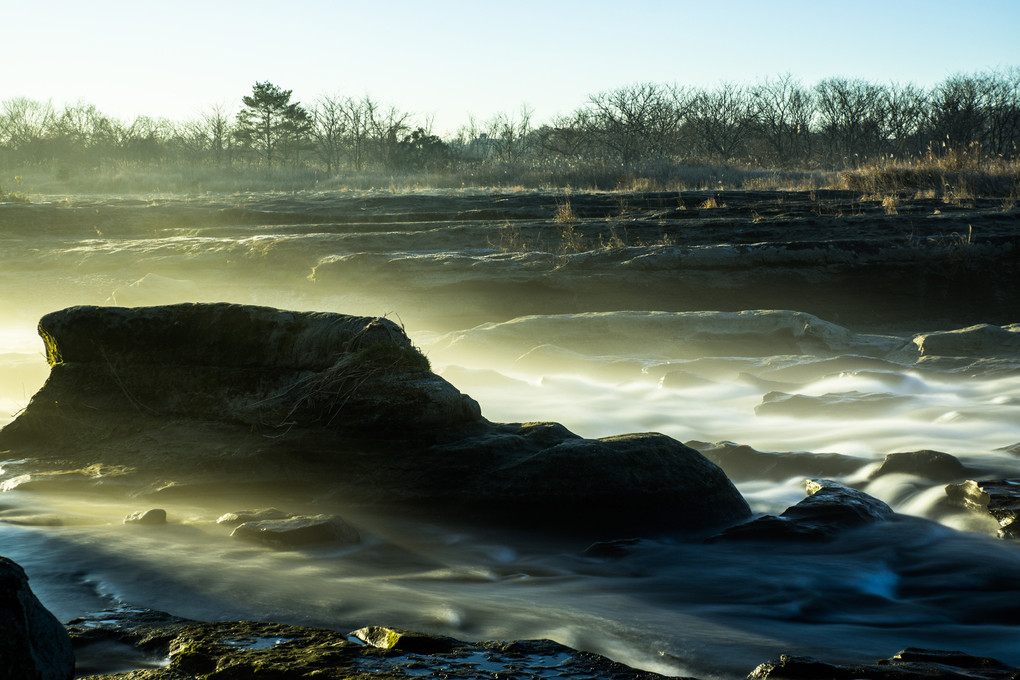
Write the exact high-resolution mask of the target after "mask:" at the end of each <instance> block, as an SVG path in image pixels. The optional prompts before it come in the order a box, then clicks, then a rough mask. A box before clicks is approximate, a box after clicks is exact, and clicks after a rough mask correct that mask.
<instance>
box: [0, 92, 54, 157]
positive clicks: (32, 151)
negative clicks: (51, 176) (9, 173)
mask: <svg viewBox="0 0 1020 680" xmlns="http://www.w3.org/2000/svg"><path fill="white" fill-rule="evenodd" d="M56 121H57V114H56V112H55V111H54V110H53V106H52V105H51V104H50V103H49V102H47V103H45V104H43V103H41V102H37V101H34V100H31V99H26V98H25V97H17V98H15V99H8V100H5V101H4V102H3V107H2V108H0V147H2V148H3V149H4V150H5V151H7V153H8V154H9V155H10V157H11V160H12V161H14V160H20V161H22V162H29V163H37V162H40V161H42V160H44V158H45V155H46V149H45V147H46V142H47V138H48V137H50V136H51V135H52V134H53V131H54V127H55V125H56Z"/></svg>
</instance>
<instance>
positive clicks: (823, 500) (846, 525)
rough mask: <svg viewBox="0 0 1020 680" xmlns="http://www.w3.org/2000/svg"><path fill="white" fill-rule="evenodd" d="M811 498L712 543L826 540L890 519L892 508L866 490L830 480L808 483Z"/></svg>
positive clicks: (734, 529)
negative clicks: (721, 541)
mask: <svg viewBox="0 0 1020 680" xmlns="http://www.w3.org/2000/svg"><path fill="white" fill-rule="evenodd" d="M805 487H806V489H807V492H808V494H809V495H808V497H807V498H805V499H804V500H802V501H800V502H799V503H797V504H796V505H794V506H791V507H789V508H787V509H786V511H785V512H783V514H781V515H779V516H776V515H763V516H761V517H758V518H755V519H752V520H750V521H747V522H744V523H743V524H737V525H736V526H732V527H730V528H728V529H726V530H725V531H723V532H722V533H721V534H718V535H716V536H713V537H712V538H710V539H709V540H710V541H718V540H724V541H732V540H739V541H769V540H801V541H826V540H831V539H834V538H836V537H837V536H838V534H839V533H840V532H842V531H845V530H847V529H854V528H856V527H861V526H864V525H866V524H871V523H873V522H880V521H883V520H887V519H890V518H891V517H892V516H893V515H894V514H895V513H894V512H893V510H892V508H890V507H889V506H888V505H886V504H885V503H883V502H882V501H880V500H878V499H877V498H872V497H871V496H869V495H868V494H866V493H864V492H863V491H858V490H857V489H852V488H850V487H848V486H845V485H843V484H840V483H839V482H833V481H830V480H827V479H823V480H808V481H807V482H806V483H805Z"/></svg>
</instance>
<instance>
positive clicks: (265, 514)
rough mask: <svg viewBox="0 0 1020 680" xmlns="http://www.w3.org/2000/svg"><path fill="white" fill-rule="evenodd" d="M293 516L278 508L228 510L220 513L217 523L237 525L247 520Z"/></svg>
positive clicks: (255, 520) (254, 520)
mask: <svg viewBox="0 0 1020 680" xmlns="http://www.w3.org/2000/svg"><path fill="white" fill-rule="evenodd" d="M289 517H293V515H291V514H290V513H287V512H284V511H283V510H278V509H276V508H261V509H259V510H238V511H237V512H227V513H224V514H222V515H220V517H219V519H217V520H216V523H217V524H226V525H227V526H237V525H238V524H244V523H245V522H259V521H262V520H266V519H287V518H289Z"/></svg>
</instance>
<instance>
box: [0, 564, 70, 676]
mask: <svg viewBox="0 0 1020 680" xmlns="http://www.w3.org/2000/svg"><path fill="white" fill-rule="evenodd" d="M72 677H74V656H73V654H72V651H71V640H70V638H69V637H68V635H67V631H65V630H64V627H63V626H62V625H60V622H59V621H57V619H56V617H54V616H53V614H51V613H50V612H49V611H47V610H46V608H45V607H43V605H42V603H41V602H39V599H38V598H37V597H36V596H35V594H34V593H33V592H32V589H31V588H30V587H29V585H28V576H27V575H26V574H25V570H24V569H22V568H21V566H19V565H18V564H17V563H15V562H13V561H11V560H9V559H7V558H6V557H0V680H71V678H72Z"/></svg>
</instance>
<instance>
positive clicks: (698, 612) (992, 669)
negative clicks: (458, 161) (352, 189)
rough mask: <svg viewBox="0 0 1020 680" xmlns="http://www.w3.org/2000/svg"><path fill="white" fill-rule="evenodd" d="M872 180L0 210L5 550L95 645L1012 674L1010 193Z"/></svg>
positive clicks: (642, 669)
mask: <svg viewBox="0 0 1020 680" xmlns="http://www.w3.org/2000/svg"><path fill="white" fill-rule="evenodd" d="M886 198H887V200H885V201H884V202H883V201H881V200H878V199H876V198H874V197H861V196H857V195H852V194H847V193H841V192H825V191H816V192H803V193H799V192H761V193H756V192H722V191H720V192H702V193H684V194H676V193H672V194H664V193H657V194H651V193H649V194H627V195H624V194H613V193H610V194H605V193H603V194H599V193H583V192H576V193H569V194H567V193H564V192H557V193H551V192H509V193H496V192H485V191H476V190H465V191H460V192H420V193H417V194H404V195H400V194H390V193H388V192H362V193H356V194H355V193H350V194H338V193H335V192H334V193H321V194H317V193H305V194H294V195H258V196H254V195H253V196H191V197H181V196H147V197H80V196H79V197H60V198H58V197H50V198H47V199H45V200H44V199H42V198H40V199H39V200H37V201H36V202H35V203H34V204H31V205H0V239H2V241H3V243H2V245H3V250H2V251H0V257H2V260H0V292H2V295H0V340H2V341H3V347H2V348H0V368H2V371H0V404H3V405H5V406H6V412H7V413H8V414H9V415H8V416H7V417H6V419H4V418H3V413H0V421H2V422H3V424H5V425H6V427H5V428H4V430H3V431H2V433H0V440H2V443H0V450H3V451H5V453H4V455H3V456H2V460H3V463H2V465H0V468H2V472H0V485H2V488H3V490H4V491H3V493H2V494H0V539H2V541H3V543H2V545H3V546H4V549H3V554H5V555H6V556H8V557H10V558H12V559H14V560H16V561H17V562H18V563H20V564H21V565H22V566H23V567H24V568H25V570H26V571H27V572H28V574H29V576H30V577H31V583H32V587H33V589H34V590H35V592H36V593H37V594H38V595H39V596H40V599H41V600H42V604H43V605H44V606H45V607H47V608H48V609H50V610H51V611H53V612H54V614H56V616H57V618H58V619H59V620H61V621H64V622H71V621H73V623H71V624H70V627H69V630H70V631H71V633H72V636H73V639H74V644H75V650H76V652H77V654H78V657H79V661H80V663H82V664H83V666H82V667H83V669H85V670H83V674H84V672H87V673H90V674H99V673H111V672H115V671H123V672H127V671H131V669H135V671H134V672H135V675H133V676H131V677H151V678H169V677H174V678H177V677H205V676H208V677H224V678H226V677H247V675H245V674H246V673H247V674H248V675H250V674H251V673H252V672H254V670H253V669H255V668H256V667H259V668H269V667H270V666H267V665H266V664H270V665H272V664H276V666H275V667H276V668H278V669H283V668H288V669H289V670H288V671H286V672H288V673H291V674H292V675H293V673H295V672H297V670H299V669H300V671H301V673H306V674H307V673H312V672H318V673H319V674H320V675H321V674H323V673H329V672H341V673H347V674H348V675H350V674H354V673H362V672H364V673H371V674H376V675H377V676H378V675H379V674H382V675H383V676H384V677H386V676H390V675H392V676H393V677H414V676H415V675H418V674H421V673H429V672H443V673H446V674H448V675H450V676H452V677H494V675H493V674H495V673H500V674H511V675H512V674H514V673H517V674H518V676H519V677H592V676H598V677H645V675H643V674H648V673H659V674H663V675H667V676H686V677H700V678H702V679H703V680H707V679H709V678H733V677H744V676H746V675H747V674H749V673H752V672H753V673H754V674H755V677H781V676H783V674H784V673H785V674H786V675H791V674H797V673H800V674H801V676H804V675H805V674H807V675H811V674H812V673H816V674H817V673H824V674H827V675H830V676H831V677H859V676H861V674H862V673H864V674H867V675H868V676H869V677H870V676H875V677H916V675H915V676H911V675H902V674H901V675H897V673H915V674H920V673H925V672H927V673H929V674H930V673H932V672H938V673H942V674H943V676H945V677H951V674H952V673H957V674H960V675H966V674H968V673H970V674H972V675H971V677H973V676H974V675H973V674H975V673H979V672H980V673H984V674H985V675H980V676H978V677H1009V675H1008V674H1009V673H1013V672H1015V670H1013V668H1012V667H1013V666H1015V665H1016V664H1018V663H1020V657H1017V656H1016V651H1015V644H1014V640H1015V632H1016V631H1015V626H1014V620H1015V616H1014V614H1015V611H1016V608H1017V606H1020V596H1018V594H1017V592H1016V588H1015V586H1014V584H1013V583H1012V580H1010V579H1008V578H1004V576H1003V575H1004V574H1009V573H1013V572H1014V571H1015V570H1016V568H1017V566H1020V564H1018V559H1020V555H1018V553H1017V547H1016V544H1015V542H1014V539H1012V538H1011V537H1012V535H1013V533H1014V529H1013V528H1012V522H1013V521H1014V519H1015V507H1017V504H1016V503H1015V502H1014V501H1013V500H1012V499H1013V498H1015V496H1011V489H1012V487H1013V485H1012V481H1013V480H1016V479H1020V462H1018V459H1017V458H1016V445H1017V442H1020V426H1018V425H1017V423H1018V422H1020V343H1018V341H1017V339H1018V337H1020V330H1018V328H1017V325H1016V323H1017V322H1018V321H1020V310H1018V303H1017V300H1018V299H1020V296H1018V295H1017V294H1016V293H1017V292H1018V291H1017V286H1018V283H1017V282H1018V281H1020V276H1018V272H1017V267H1018V254H1017V253H1018V250H1017V243H1018V238H1020V237H1018V233H1020V228H1018V220H1017V214H1016V212H1015V209H1013V208H1011V207H1010V206H1009V204H1008V202H1007V201H1003V200H995V199H979V200H971V201H957V202H955V203H944V202H942V201H939V200H935V199H927V198H917V197H910V196H900V197H895V198H889V197H886ZM182 302H189V303H194V302H201V303H211V304H203V305H185V306H181V305H179V304H178V303H182ZM139 305H141V306H146V307H147V308H146V309H129V308H131V307H137V306H139ZM65 308H73V309H67V311H61V310H64V309H65ZM288 310H305V311H288ZM40 319H42V321H41V323H40ZM37 326H38V329H37ZM37 331H41V336H42V338H41V339H40V334H39V333H38V332H37ZM44 383H45V384H44ZM33 395H34V396H33ZM30 398H31V400H30ZM631 433H638V434H631ZM646 433H654V434H646ZM681 442H683V443H681ZM12 583H15V584H17V583H21V582H20V581H18V580H17V579H15V580H14V581H12ZM18 587H19V588H20V587H21V586H18ZM19 592H21V591H19ZM161 612H169V614H164V613H161ZM243 621H249V622H250V623H240V622H243ZM203 622H204V623H203ZM357 630H362V631H375V632H374V633H371V634H368V633H366V634H365V635H363V636H361V637H359V636H358V635H353V637H348V633H350V632H352V631H357ZM380 631H381V632H380ZM386 631H389V632H386ZM408 631H418V632H416V633H410V632H408ZM366 636H367V638H368V641H367V642H366V639H365V637H366ZM543 639H545V640H552V641H554V642H527V641H528V640H543ZM373 640H374V641H376V642H378V641H379V640H382V641H383V642H387V641H390V640H405V643H406V644H405V643H399V644H398V643H395V644H393V645H387V644H382V645H377V644H375V643H374V642H372V641H373ZM415 640H417V641H418V642H414V641H415ZM485 640H488V641H490V642H485V643H478V644H474V643H469V642H467V641H485ZM497 640H502V641H503V642H495V641H497ZM512 640H517V641H518V642H508V641H512ZM458 641H465V642H458ZM418 644H421V645H424V647H421V648H419V647H416V646H415V645H418ZM401 645H403V646H401ZM407 645H411V647H407ZM435 645H439V646H440V647H442V650H439V648H438V647H435ZM327 648H328V650H329V651H328V652H327ZM426 648H427V650H426ZM897 650H907V651H904V652H903V653H901V654H900V655H899V656H898V657H896V658H893V657H891V656H890V655H893V654H894V653H895V652H896V651H897ZM923 650H943V651H942V652H933V651H923ZM946 650H960V651H961V652H962V653H960V654H949V653H946ZM783 654H786V655H787V656H786V657H784V658H780V657H781V655H783ZM969 655H973V656H969ZM299 657H300V658H299ZM808 657H813V659H808ZM880 658H885V659H891V660H890V661H888V662H883V663H882V664H881V665H879V666H873V665H871V664H873V662H874V661H875V660H877V659H880ZM989 659H998V662H993V661H989ZM189 664H190V665H189ZM257 664H263V665H262V666H257ZM316 664H318V665H316ZM330 664H332V665H330ZM621 664H622V665H621ZM330 669H332V670H330ZM550 669H552V670H550ZM933 669H934V670H933ZM975 669H980V670H975ZM279 672H280V673H284V671H283V670H280V671H279ZM585 673H587V675H585ZM997 673H998V675H996V674H997ZM572 674H576V675H572ZM883 674H886V675H883ZM280 677H289V676H287V675H286V674H284V675H280ZM323 677H331V676H329V675H328V674H327V675H323ZM338 677H339V676H338Z"/></svg>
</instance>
